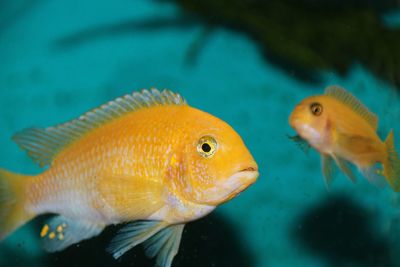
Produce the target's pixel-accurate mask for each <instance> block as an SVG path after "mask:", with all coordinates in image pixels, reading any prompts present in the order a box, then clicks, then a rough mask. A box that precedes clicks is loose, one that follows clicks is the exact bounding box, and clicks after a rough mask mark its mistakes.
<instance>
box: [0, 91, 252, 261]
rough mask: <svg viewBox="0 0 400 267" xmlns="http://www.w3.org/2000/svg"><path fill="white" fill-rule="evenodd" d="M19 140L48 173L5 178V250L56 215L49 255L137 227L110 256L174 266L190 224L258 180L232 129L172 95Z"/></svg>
mask: <svg viewBox="0 0 400 267" xmlns="http://www.w3.org/2000/svg"><path fill="white" fill-rule="evenodd" d="M13 139H14V140H15V141H16V142H17V143H18V144H19V145H20V146H21V147H22V149H25V150H27V151H28V154H29V155H30V156H31V157H32V158H33V159H34V160H35V161H36V162H38V163H39V164H40V165H41V166H45V165H49V168H48V169H47V170H46V171H44V172H43V173H42V174H39V175H37V176H25V175H20V174H14V173H11V172H8V171H5V170H1V171H0V240H2V239H4V238H5V237H6V236H8V235H9V234H11V233H12V232H13V231H14V230H15V229H17V228H18V227H20V226H21V225H23V224H24V223H26V222H27V221H28V220H30V219H32V218H33V217H35V216H38V215H40V214H45V213H53V214H57V215H56V216H54V217H52V218H51V219H50V220H49V221H48V222H47V223H46V224H45V225H44V226H43V228H42V230H41V232H40V236H41V238H42V241H43V245H44V248H45V249H46V250H47V251H50V252H52V251H59V250H62V249H64V248H66V247H68V246H70V245H72V244H75V243H77V242H80V241H81V240H84V239H88V238H91V237H93V236H96V235H98V234H99V233H100V232H102V230H103V229H104V228H105V227H106V226H107V225H111V224H119V223H125V222H129V223H128V224H127V225H125V226H124V227H123V228H121V230H120V231H119V232H118V234H117V235H116V237H115V238H114V239H113V240H112V242H111V244H110V246H109V247H108V249H107V250H108V251H109V252H110V253H112V254H113V256H114V257H115V258H118V257H120V256H121V255H122V254H124V253H125V252H126V251H128V250H129V249H131V248H132V247H134V246H136V245H138V244H140V243H144V245H145V249H146V253H147V255H149V256H150V257H155V256H156V257H157V259H156V261H157V265H158V266H163V267H167V266H170V265H171V263H172V260H173V258H174V256H175V255H176V253H177V252H178V248H179V244H180V239H181V235H182V231H183V227H184V225H185V223H187V222H190V221H193V220H196V219H198V218H200V217H203V216H205V215H207V214H208V213H210V212H211V211H213V210H214V209H215V208H216V207H217V206H218V205H220V204H222V203H224V202H226V201H228V200H230V199H232V198H233V197H235V196H236V195H238V194H239V193H240V192H242V191H243V190H244V189H246V188H247V187H248V186H249V185H251V184H252V183H254V182H255V181H256V179H257V177H258V171H257V164H256V162H255V161H254V159H253V157H252V156H251V154H250V152H249V151H248V150H247V148H246V146H245V145H244V143H243V141H242V139H241V138H240V136H239V135H238V134H237V133H236V132H235V131H234V130H233V129H232V128H231V127H230V126H229V125H228V124H226V123H225V122H223V121H221V120H220V119H218V118H216V117H214V116H212V115H210V114H208V113H205V112H202V111H200V110H198V109H195V108H192V107H190V106H188V105H187V104H186V102H185V100H184V99H183V98H182V97H181V96H180V95H178V94H174V93H172V92H170V91H168V90H164V91H162V92H159V91H157V90H156V89H152V90H150V91H148V90H143V91H141V92H140V93H133V94H131V95H126V96H124V97H121V98H118V99H116V100H115V101H112V102H109V103H107V104H105V105H103V106H101V107H99V108H97V109H94V110H92V111H90V112H88V113H86V114H84V115H82V116H81V117H79V118H78V119H76V120H73V121H70V122H67V123H64V124H61V125H58V126H55V127H49V128H46V129H39V128H32V129H27V130H25V131H22V132H21V133H18V134H16V135H15V136H14V137H13ZM135 221H136V222H135Z"/></svg>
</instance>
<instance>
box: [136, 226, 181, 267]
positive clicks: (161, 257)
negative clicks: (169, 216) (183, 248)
mask: <svg viewBox="0 0 400 267" xmlns="http://www.w3.org/2000/svg"><path fill="white" fill-rule="evenodd" d="M184 226H185V225H184V224H177V225H172V226H169V227H167V228H164V229H163V230H161V231H159V232H158V233H157V234H155V235H154V236H152V237H151V238H149V239H148V240H146V241H145V242H144V246H145V249H146V255H147V256H148V257H151V258H152V257H155V256H157V259H156V262H157V266H159V267H170V266H171V264H172V260H173V259H174V257H175V255H176V254H177V253H178V250H179V245H180V242H181V237H182V232H183V228H184Z"/></svg>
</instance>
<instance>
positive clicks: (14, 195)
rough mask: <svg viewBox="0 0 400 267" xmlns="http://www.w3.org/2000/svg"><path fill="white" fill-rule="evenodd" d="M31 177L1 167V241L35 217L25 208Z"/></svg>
mask: <svg viewBox="0 0 400 267" xmlns="http://www.w3.org/2000/svg"><path fill="white" fill-rule="evenodd" d="M29 178H30V177H29V176H25V175H20V174H16V173H12V172H9V171H6V170H3V169H0V241H1V240H3V239H4V238H6V237H7V236H8V235H9V234H11V233H12V232H13V231H14V230H16V229H17V228H18V227H20V226H22V225H23V224H25V223H26V222H27V221H29V220H30V219H31V218H33V214H31V213H30V212H28V211H27V210H26V209H25V206H26V201H27V198H26V184H27V181H28V180H29Z"/></svg>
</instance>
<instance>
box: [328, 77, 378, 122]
mask: <svg viewBox="0 0 400 267" xmlns="http://www.w3.org/2000/svg"><path fill="white" fill-rule="evenodd" d="M325 95H328V96H331V97H334V98H336V99H337V100H339V101H340V102H342V103H343V104H345V105H346V106H348V107H349V108H351V109H352V110H354V111H355V112H356V113H357V114H358V115H360V116H361V117H362V118H363V119H364V120H365V121H367V122H368V123H369V124H370V125H371V126H372V127H373V128H374V130H376V129H377V128H378V117H377V116H376V115H375V114H374V113H372V112H371V111H369V110H368V108H367V107H366V106H364V105H363V104H362V103H361V102H360V101H359V100H358V99H357V98H356V97H355V96H353V95H352V94H350V93H349V92H347V91H346V90H345V89H343V88H342V87H340V86H337V85H332V86H329V87H327V88H326V89H325Z"/></svg>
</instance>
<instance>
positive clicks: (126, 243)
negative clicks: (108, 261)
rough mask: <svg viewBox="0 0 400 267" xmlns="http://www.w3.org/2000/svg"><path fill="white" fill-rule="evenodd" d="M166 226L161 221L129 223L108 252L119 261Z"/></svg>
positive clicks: (116, 237) (122, 229) (120, 231)
mask: <svg viewBox="0 0 400 267" xmlns="http://www.w3.org/2000/svg"><path fill="white" fill-rule="evenodd" d="M166 226H167V224H166V223H164V222H159V221H138V222H133V223H129V224H127V225H126V226H124V227H123V228H121V230H119V232H118V233H117V235H116V236H115V237H114V238H113V239H112V240H111V243H110V245H109V246H108V248H107V251H108V252H109V253H111V254H112V255H113V257H114V258H115V259H118V258H119V257H121V256H122V255H123V254H125V253H126V252H127V251H128V250H130V249H132V248H133V247H135V246H136V245H138V244H140V243H143V242H144V241H146V240H147V239H149V238H151V237H152V236H154V235H155V234H156V233H157V232H159V231H160V230H162V229H163V228H165V227H166Z"/></svg>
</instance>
